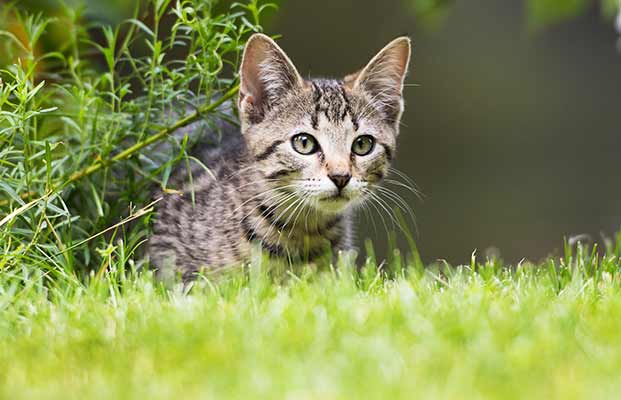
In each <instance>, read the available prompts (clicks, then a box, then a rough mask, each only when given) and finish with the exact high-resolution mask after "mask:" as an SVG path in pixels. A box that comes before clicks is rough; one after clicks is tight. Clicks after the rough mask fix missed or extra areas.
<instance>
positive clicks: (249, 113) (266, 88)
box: [239, 33, 304, 123]
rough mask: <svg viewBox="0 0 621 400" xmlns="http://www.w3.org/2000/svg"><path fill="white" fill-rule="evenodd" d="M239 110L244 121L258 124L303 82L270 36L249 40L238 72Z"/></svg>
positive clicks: (258, 34) (261, 35)
mask: <svg viewBox="0 0 621 400" xmlns="http://www.w3.org/2000/svg"><path fill="white" fill-rule="evenodd" d="M239 79H240V87H239V111H240V115H241V117H242V119H243V120H247V121H249V122H250V123H257V122H260V121H261V120H262V119H263V118H264V117H265V113H266V112H267V111H268V110H270V109H271V108H273V107H274V106H276V105H277V104H278V102H279V101H280V100H281V99H282V98H283V97H284V96H285V95H286V94H287V93H288V92H289V91H292V90H295V89H298V88H302V87H303V85H304V80H303V79H302V77H301V76H300V74H299V73H298V71H297V70H296V68H295V66H294V65H293V63H292V62H291V60H290V59H289V57H287V55H286V54H285V52H284V51H283V50H282V49H281V48H280V47H278V45H277V44H276V42H274V41H273V40H272V39H271V38H270V37H268V36H266V35H263V34H261V33H255V34H254V35H252V36H251V37H250V39H249V40H248V43H246V48H245V49H244V55H243V57H242V62H241V68H240V71H239Z"/></svg>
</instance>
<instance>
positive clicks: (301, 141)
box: [291, 133, 319, 155]
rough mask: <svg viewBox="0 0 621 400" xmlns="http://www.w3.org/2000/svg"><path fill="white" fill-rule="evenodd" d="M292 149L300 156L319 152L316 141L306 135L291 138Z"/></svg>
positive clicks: (300, 134) (301, 134)
mask: <svg viewBox="0 0 621 400" xmlns="http://www.w3.org/2000/svg"><path fill="white" fill-rule="evenodd" d="M291 145H292V146H293V149H294V150H295V151H297V152H298V153H300V154H304V155H309V154H313V153H315V152H317V150H319V144H318V143H317V139H315V138H314V137H313V136H312V135H309V134H308V133H299V134H297V135H295V136H294V137H292V138H291Z"/></svg>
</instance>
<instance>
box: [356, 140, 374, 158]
mask: <svg viewBox="0 0 621 400" xmlns="http://www.w3.org/2000/svg"><path fill="white" fill-rule="evenodd" d="M373 147H375V139H373V136H369V135H362V136H358V137H357V138H356V139H355V140H354V144H352V145H351V151H353V152H354V153H355V154H357V155H359V156H366V155H367V154H369V153H370V152H371V151H372V150H373Z"/></svg>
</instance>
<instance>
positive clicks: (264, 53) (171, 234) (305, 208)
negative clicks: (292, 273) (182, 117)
mask: <svg viewBox="0 0 621 400" xmlns="http://www.w3.org/2000/svg"><path fill="white" fill-rule="evenodd" d="M409 53H410V45H409V40H408V39H406V38H400V39H396V40H395V41H393V42H391V43H390V44H389V45H388V46H387V47H385V48H384V49H383V50H382V51H381V52H380V53H379V54H378V56H376V57H375V58H374V59H373V60H372V61H371V63H370V64H369V65H367V67H365V68H364V69H363V70H362V71H361V72H360V73H358V74H356V75H355V76H350V77H348V78H346V79H345V80H330V79H315V80H304V79H302V78H301V77H300V75H299V73H298V72H297V70H296V69H295V67H294V66H293V63H291V61H290V60H289V58H288V57H287V56H286V55H285V53H284V52H283V51H282V50H281V49H280V48H279V47H278V46H277V45H276V44H275V43H274V42H273V41H272V40H271V39H269V38H268V37H266V36H264V35H254V36H253V37H252V38H251V40H250V41H249V43H248V45H247V47H246V50H245V53H244V58H243V61H242V68H241V71H240V77H241V88H240V95H239V104H238V106H239V110H240V120H241V121H240V122H241V132H233V133H230V134H228V135H226V137H227V141H226V143H225V144H224V145H223V146H221V147H219V148H217V149H211V150H207V151H204V152H201V153H200V155H199V158H201V160H202V161H203V162H204V163H205V164H206V165H207V166H208V167H209V168H210V173H203V174H200V175H199V176H198V177H197V176H196V175H194V176H193V180H192V183H191V184H190V183H186V184H185V186H184V187H183V190H182V192H183V194H182V195H177V194H175V195H166V196H165V198H164V200H163V201H162V202H160V204H159V206H158V207H159V208H158V211H157V212H158V215H157V219H156V221H155V225H154V236H153V237H152V238H151V240H150V257H151V260H152V263H153V265H155V267H156V268H158V269H159V270H160V271H179V272H181V273H182V274H183V276H184V277H185V278H187V279H191V277H192V276H194V274H195V273H196V272H197V271H199V270H201V269H202V268H212V269H219V268H223V267H227V266H232V265H239V264H240V263H243V262H245V261H247V260H248V259H249V257H250V255H251V249H252V247H253V245H254V243H257V244H259V245H260V246H261V247H262V248H263V250H264V251H265V252H267V253H268V254H269V255H270V256H271V257H274V258H282V259H288V260H291V261H301V262H312V261H314V260H316V259H319V258H321V257H324V256H325V255H326V254H329V253H330V252H335V251H338V250H341V249H343V250H345V249H350V248H351V246H352V235H353V234H352V214H353V212H354V211H355V209H356V208H357V206H359V205H361V204H362V203H363V202H364V201H365V199H366V197H367V196H368V195H369V192H370V191H371V190H372V185H374V184H377V183H379V182H380V181H381V180H382V178H383V177H384V176H385V175H386V173H387V171H388V167H389V164H390V161H391V160H392V157H393V155H394V154H395V150H396V137H397V134H398V126H399V118H400V115H401V111H402V108H403V105H402V98H401V90H402V85H403V77H404V75H405V73H406V70H407V63H408V60H409ZM386 60H390V63H392V64H393V67H394V69H391V67H390V65H388V64H387V63H386ZM390 63H389V64H390ZM375 64H377V65H375ZM376 74H379V75H381V76H375V75H376ZM394 93H398V96H395V95H394ZM300 133H305V134H308V135H312V136H313V137H314V138H315V139H316V141H317V142H318V145H319V151H317V152H316V153H313V154H309V155H304V154H300V153H298V152H296V151H295V150H294V148H293V146H292V138H293V137H294V136H295V135H297V134H300ZM360 135H370V136H372V137H373V138H374V140H375V146H374V147H373V148H372V151H371V152H370V153H369V154H368V155H364V156H359V155H356V154H354V153H353V152H352V143H353V141H354V140H355V139H356V138H357V137H358V136H360ZM193 172H194V173H195V172H197V171H196V170H194V169H193ZM336 175H338V176H344V175H347V176H348V177H350V178H349V180H348V183H347V184H346V186H344V187H342V188H341V189H339V188H338V187H337V186H336V184H335V183H334V182H335V181H333V180H331V178H330V176H336ZM183 176H184V174H183V172H182V171H181V172H179V173H178V174H177V176H176V177H175V178H176V180H175V181H188V179H183Z"/></svg>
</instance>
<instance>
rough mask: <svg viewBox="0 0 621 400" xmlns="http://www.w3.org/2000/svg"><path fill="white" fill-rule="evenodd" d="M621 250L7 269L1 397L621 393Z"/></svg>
mask: <svg viewBox="0 0 621 400" xmlns="http://www.w3.org/2000/svg"><path fill="white" fill-rule="evenodd" d="M620 248H621V246H620V245H619V243H617V245H616V249H614V248H612V247H611V248H609V249H608V250H607V251H606V252H605V253H606V254H605V255H601V256H597V255H594V254H596V252H592V251H591V250H589V249H587V248H584V247H580V246H579V247H578V248H577V249H576V248H574V249H569V248H567V250H566V254H565V255H563V256H562V257H557V258H551V259H549V260H547V261H545V262H543V263H542V264H541V265H531V264H528V263H524V264H522V265H520V266H518V267H515V268H509V267H507V266H503V265H501V263H500V262H499V261H496V260H491V261H489V260H488V261H486V262H481V263H478V262H476V261H473V263H472V264H471V265H468V266H463V267H455V268H448V267H441V266H430V267H428V268H426V269H423V268H421V267H420V266H418V267H417V266H410V267H409V269H406V270H404V271H402V272H397V273H394V274H392V275H394V276H393V277H391V278H387V277H386V274H378V273H377V268H375V267H374V266H373V265H374V262H373V260H369V261H368V262H367V266H366V268H365V269H364V270H363V271H362V272H361V273H360V274H358V273H354V272H353V269H352V268H351V267H349V266H347V265H341V266H340V268H339V269H338V270H335V271H324V272H315V271H300V272H299V273H297V274H292V273H284V274H283V273H281V274H267V273H265V272H264V271H263V270H262V267H261V266H260V265H254V266H251V267H249V269H248V271H247V273H245V274H241V273H239V274H227V275H224V276H220V277H219V278H217V279H211V280H207V279H203V280H201V281H200V283H199V284H198V285H197V286H195V287H194V288H193V289H192V290H191V292H190V293H189V294H187V295H186V294H184V293H183V292H182V289H181V288H173V289H172V290H165V289H163V288H162V287H161V286H159V285H157V284H155V283H154V281H153V279H152V278H151V277H150V275H149V274H130V275H131V276H130V277H128V278H123V277H122V276H119V275H117V276H113V275H114V274H113V273H106V274H104V275H103V276H101V277H95V276H92V278H91V279H90V281H89V283H87V284H83V283H78V282H77V281H74V280H72V279H71V278H69V277H68V276H67V277H65V278H64V279H54V280H53V281H52V280H48V279H47V278H46V277H42V276H41V274H40V273H34V274H33V273H28V272H27V271H28V268H24V271H22V272H20V273H16V274H13V273H5V274H2V275H0V276H2V278H1V280H2V282H1V284H0V291H1V292H0V393H1V395H2V397H4V398H11V399H18V398H63V399H66V398H75V399H86V398H89V399H90V398H102V399H103V398H106V399H116V398H119V399H122V398H149V399H156V398H166V399H168V398H199V397H200V398H211V397H213V398H244V399H245V398H266V399H275V398H290V399H345V398H382V399H392V398H433V399H438V398H456V399H465V398H467V399H473V398H563V399H571V398H617V397H618V395H619V393H620V392H621V372H620V371H621V334H620V332H621V274H619V272H618V269H619V266H620V261H619V258H618V255H619V250H620Z"/></svg>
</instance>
